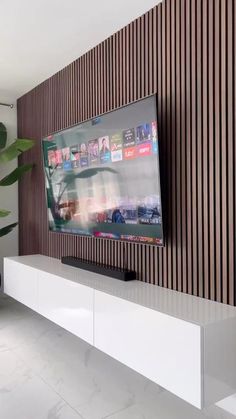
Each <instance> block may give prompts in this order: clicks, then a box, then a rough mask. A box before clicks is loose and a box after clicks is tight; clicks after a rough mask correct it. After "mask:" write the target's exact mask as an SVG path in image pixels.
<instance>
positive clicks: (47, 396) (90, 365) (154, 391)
mask: <svg viewBox="0 0 236 419" xmlns="http://www.w3.org/2000/svg"><path fill="white" fill-rule="evenodd" d="M124 345H125V342H124ZM147 355H148V354H147ZM222 403H223V404H222ZM222 403H221V404H220V405H219V406H211V407H210V408H208V409H205V410H203V411H199V410H197V409H195V408H194V407H192V406H190V405H189V404H187V403H185V402H184V401H182V400H180V399H179V398H178V397H175V396H173V395H172V394H170V393H169V392H167V391H165V390H163V389H162V388H160V387H159V386H157V385H156V384H154V383H152V382H151V381H149V380H147V379H145V378H144V377H142V376H141V375H139V374H137V373H135V372H134V371H132V370H130V369H129V368H127V367H125V366H124V365H122V364H120V363H119V362H117V361H115V360H113V359H111V358H110V357H108V356H106V355H105V354H103V353H102V352H100V351H98V350H96V349H95V348H92V347H91V346H89V345H87V344H86V343H85V342H83V341H82V340H80V339H78V338H77V337H75V336H73V335H72V334H70V333H68V332H66V331H65V330H63V329H62V328H60V327H58V326H57V325H55V324H53V323H51V322H50V321H48V320H46V319H45V318H43V317H41V316H40V315H38V314H36V313H34V312H33V311H32V310H30V309H28V308H26V307H25V306H23V305H21V304H20V303H18V302H16V301H14V300H13V299H11V298H9V297H7V296H4V295H1V296H0V419H205V418H212V419H231V418H236V396H233V397H231V398H229V400H226V401H223V402H222Z"/></svg>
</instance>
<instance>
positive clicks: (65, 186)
mask: <svg viewBox="0 0 236 419" xmlns="http://www.w3.org/2000/svg"><path fill="white" fill-rule="evenodd" d="M43 155H44V169H45V170H44V171H45V182H46V196H47V206H48V218H49V228H50V230H51V231H55V232H64V233H72V234H80V235H85V236H94V237H104V238H110V239H118V240H125V241H128V242H140V243H148V244H155V245H163V225H162V207H161V188H160V169H159V147H158V126H157V114H156V96H155V95H154V96H150V97H147V98H145V99H143V100H140V101H137V102H134V103H133V104H130V105H128V106H125V107H122V108H119V109H117V110H114V111H112V112H109V113H106V114H103V115H101V116H99V117H96V118H94V119H91V120H88V121H86V122H83V123H81V124H79V125H76V126H73V127H71V128H69V129H66V130H64V131H61V132H57V133H55V134H53V135H50V136H48V137H47V138H45V139H44V140H43Z"/></svg>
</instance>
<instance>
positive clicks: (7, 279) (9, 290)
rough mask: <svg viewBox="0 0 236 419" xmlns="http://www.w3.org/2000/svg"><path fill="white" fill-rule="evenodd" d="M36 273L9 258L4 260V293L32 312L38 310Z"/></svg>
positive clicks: (32, 269) (34, 270) (29, 267)
mask: <svg viewBox="0 0 236 419" xmlns="http://www.w3.org/2000/svg"><path fill="white" fill-rule="evenodd" d="M37 277H38V271H37V270H36V269H34V268H32V267H31V266H27V265H23V264H20V263H18V262H17V261H14V260H12V259H10V258H5V259H4V292H5V294H8V295H10V296H11V297H13V298H15V300H17V301H20V302H21V303H22V304H24V305H26V306H27V307H30V308H32V309H33V310H35V311H37V310H38V304H37V301H38V297H37V283H38V282H37Z"/></svg>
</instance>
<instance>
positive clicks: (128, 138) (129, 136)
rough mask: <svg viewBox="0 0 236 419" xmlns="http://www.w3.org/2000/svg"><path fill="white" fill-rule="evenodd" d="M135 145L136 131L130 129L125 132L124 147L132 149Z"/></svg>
mask: <svg viewBox="0 0 236 419" xmlns="http://www.w3.org/2000/svg"><path fill="white" fill-rule="evenodd" d="M134 145H135V130H134V128H129V129H126V130H124V131H123V146H124V147H132V146H134Z"/></svg>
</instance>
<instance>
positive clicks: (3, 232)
mask: <svg viewBox="0 0 236 419" xmlns="http://www.w3.org/2000/svg"><path fill="white" fill-rule="evenodd" d="M17 224H18V223H13V224H9V225H8V226H6V227H3V228H0V237H3V236H6V234H8V233H10V232H11V231H12V230H13V228H15V227H16V226H17Z"/></svg>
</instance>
